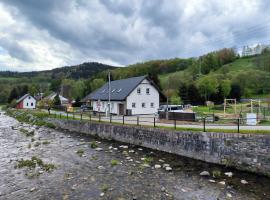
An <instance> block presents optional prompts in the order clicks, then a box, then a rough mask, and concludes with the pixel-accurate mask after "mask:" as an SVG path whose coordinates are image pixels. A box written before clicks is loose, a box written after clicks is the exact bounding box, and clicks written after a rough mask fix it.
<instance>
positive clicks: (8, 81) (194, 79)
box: [0, 49, 270, 104]
mask: <svg viewBox="0 0 270 200" xmlns="http://www.w3.org/2000/svg"><path fill="white" fill-rule="evenodd" d="M108 69H110V71H111V76H112V77H111V80H117V79H123V78H129V77H134V76H141V75H147V74H148V75H149V76H151V78H152V79H153V80H154V82H155V83H156V84H157V85H159V86H160V87H161V89H162V91H163V92H164V94H165V95H167V96H168V97H169V101H170V102H171V103H175V104H177V103H180V102H183V103H191V104H203V103H204V102H205V101H206V100H211V101H214V102H216V103H221V102H223V100H224V98H237V99H240V98H241V97H258V96H260V97H266V96H268V95H269V93H270V81H269V80H270V51H266V52H263V54H261V55H257V56H253V57H245V58H240V57H239V56H238V55H236V54H235V52H234V51H233V50H232V49H221V50H219V51H215V52H210V53H208V54H206V55H203V56H200V57H199V58H189V59H181V58H174V59H168V60H153V61H147V62H142V63H136V64H133V65H129V66H127V67H123V68H114V67H112V66H108V65H103V64H99V63H84V64H81V65H77V66H71V67H63V68H57V69H54V70H48V71H41V72H24V73H17V72H0V103H1V102H2V103H3V102H6V101H9V102H10V101H11V100H12V99H13V98H15V97H17V96H20V95H22V94H23V93H24V92H25V91H28V92H30V93H32V94H36V93H38V92H43V93H45V94H48V93H50V92H51V91H61V92H63V94H64V96H66V97H68V98H71V99H81V98H83V97H84V96H85V95H87V94H88V93H90V92H91V91H94V90H95V89H97V88H99V87H101V86H102V85H103V84H104V83H105V82H106V81H107V76H108ZM61 88H62V89H63V88H65V91H63V90H61ZM12 90H13V91H12ZM12 92H13V93H14V94H15V95H11V93H12ZM8 97H9V98H8Z"/></svg>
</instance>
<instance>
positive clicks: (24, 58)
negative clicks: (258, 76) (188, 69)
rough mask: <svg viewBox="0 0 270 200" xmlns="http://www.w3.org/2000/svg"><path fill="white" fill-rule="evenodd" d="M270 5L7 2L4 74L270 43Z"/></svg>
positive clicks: (183, 0) (240, 1)
mask: <svg viewBox="0 0 270 200" xmlns="http://www.w3.org/2000/svg"><path fill="white" fill-rule="evenodd" d="M269 8H270V5H269V1H268V0H226V1H217V0H188V1H187V0H0V70H13V71H32V70H46V69H52V68H56V67H61V66H65V65H73V64H79V63H82V62H91V61H97V62H102V63H106V64H112V65H117V66H125V65H128V64H133V63H136V62H142V61H146V60H151V59H165V58H174V57H191V56H198V55H201V54H203V53H206V52H208V51H212V50H216V49H220V48H223V47H237V48H241V47H242V46H243V45H251V44H255V43H268V44H269V43H270V38H269V36H270V14H269V10H270V9H269Z"/></svg>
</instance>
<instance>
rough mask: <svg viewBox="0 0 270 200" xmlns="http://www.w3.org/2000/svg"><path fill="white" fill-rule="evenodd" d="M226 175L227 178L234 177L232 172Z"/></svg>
mask: <svg viewBox="0 0 270 200" xmlns="http://www.w3.org/2000/svg"><path fill="white" fill-rule="evenodd" d="M224 174H225V175H226V176H228V177H230V178H231V177H232V176H233V173H232V172H225V173H224Z"/></svg>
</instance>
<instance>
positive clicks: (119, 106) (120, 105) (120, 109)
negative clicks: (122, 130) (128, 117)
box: [118, 103, 124, 115]
mask: <svg viewBox="0 0 270 200" xmlns="http://www.w3.org/2000/svg"><path fill="white" fill-rule="evenodd" d="M118 113H119V115H124V104H121V103H120V104H118Z"/></svg>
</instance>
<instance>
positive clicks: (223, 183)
mask: <svg viewBox="0 0 270 200" xmlns="http://www.w3.org/2000/svg"><path fill="white" fill-rule="evenodd" d="M218 184H220V185H226V183H225V181H220V182H218Z"/></svg>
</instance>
